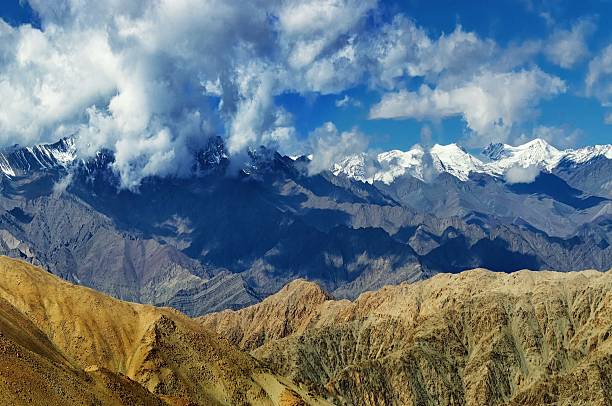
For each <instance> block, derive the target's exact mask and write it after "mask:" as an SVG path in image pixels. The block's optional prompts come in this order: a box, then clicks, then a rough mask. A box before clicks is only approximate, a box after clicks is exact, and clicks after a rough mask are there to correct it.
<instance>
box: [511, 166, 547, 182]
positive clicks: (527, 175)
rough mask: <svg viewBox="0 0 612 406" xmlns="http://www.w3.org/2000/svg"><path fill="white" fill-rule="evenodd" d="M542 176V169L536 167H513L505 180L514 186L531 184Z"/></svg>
mask: <svg viewBox="0 0 612 406" xmlns="http://www.w3.org/2000/svg"><path fill="white" fill-rule="evenodd" d="M539 174H540V169H539V168H538V167H537V166H536V165H529V166H526V167H522V166H513V167H512V168H510V169H508V171H506V174H505V175H504V178H505V180H506V183H508V184H510V185H512V184H515V183H531V182H533V181H534V180H535V179H536V178H537V177H538V175H539Z"/></svg>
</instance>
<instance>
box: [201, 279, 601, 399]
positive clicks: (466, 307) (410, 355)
mask: <svg viewBox="0 0 612 406" xmlns="http://www.w3.org/2000/svg"><path fill="white" fill-rule="evenodd" d="M611 283H612V274H611V273H610V272H605V273H602V272H595V271H582V272H571V273H558V272H546V271H544V272H542V271H541V272H530V271H519V272H515V273H512V274H502V273H499V272H490V271H487V270H483V269H477V270H470V271H465V272H462V273H460V274H456V275H452V274H439V275H436V276H434V277H432V278H430V279H428V280H424V281H419V282H416V283H410V284H409V283H403V284H401V285H399V286H387V287H385V288H383V289H381V290H378V291H373V292H367V293H364V294H362V295H361V296H359V298H357V299H356V300H354V301H348V300H334V299H332V298H331V296H330V295H329V294H327V293H326V292H325V291H323V290H322V289H321V288H320V287H319V286H317V285H316V284H313V283H312V282H308V281H304V280H296V281H293V282H291V283H290V284H288V285H287V286H285V287H284V288H283V289H282V290H281V291H279V292H278V293H276V294H275V295H273V296H270V297H268V298H267V299H265V300H264V301H263V302H261V303H259V304H256V305H254V306H251V307H248V308H245V309H241V310H238V311H229V310H226V311H223V312H220V313H215V314H210V315H207V316H204V317H201V318H199V321H200V323H201V324H202V325H203V326H204V327H206V328H208V329H212V330H213V331H216V332H217V334H218V335H219V336H221V337H226V338H227V339H228V340H229V341H230V342H231V343H233V344H235V345H237V346H239V347H240V348H242V349H244V350H248V351H250V353H251V354H252V355H253V356H254V357H255V358H257V359H258V360H260V361H261V362H263V363H265V364H266V365H269V366H270V368H272V369H273V370H274V371H276V372H277V373H279V374H281V375H284V376H287V377H289V378H290V379H292V380H293V381H294V382H297V383H299V384H300V385H301V387H302V388H304V389H305V390H308V391H309V393H312V394H318V395H319V396H321V397H324V398H327V399H328V400H330V401H331V402H332V403H333V404H337V405H517V406H518V405H602V406H603V405H608V404H610V403H611V402H612V391H611V388H612V385H611V381H610V376H611V373H612V356H611V355H610V354H611V350H612V345H611V344H612V338H611V337H612V320H611V319H610V317H611V315H612V309H611V306H612V300H611V299H612V293H611V292H612V285H611Z"/></svg>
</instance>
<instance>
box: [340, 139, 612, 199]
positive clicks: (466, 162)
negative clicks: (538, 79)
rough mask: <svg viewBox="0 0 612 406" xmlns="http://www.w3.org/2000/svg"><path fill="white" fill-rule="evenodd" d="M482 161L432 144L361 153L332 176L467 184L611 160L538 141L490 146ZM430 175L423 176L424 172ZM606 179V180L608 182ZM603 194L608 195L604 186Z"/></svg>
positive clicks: (611, 187) (609, 154) (609, 155)
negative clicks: (447, 177) (443, 177)
mask: <svg viewBox="0 0 612 406" xmlns="http://www.w3.org/2000/svg"><path fill="white" fill-rule="evenodd" d="M482 155H483V157H484V158H486V160H485V161H483V160H480V159H478V158H477V157H475V156H473V155H471V154H470V153H468V152H467V151H466V150H465V149H464V148H463V147H461V146H459V145H457V144H449V145H439V144H436V145H434V146H433V147H431V148H429V149H427V150H426V149H424V148H423V147H421V146H416V147H414V148H412V149H411V150H409V151H399V150H392V151H386V152H381V153H379V154H376V155H375V156H373V157H369V156H368V154H366V153H362V154H359V155H353V156H349V157H347V158H345V159H343V160H342V161H340V162H339V163H337V164H335V165H334V167H333V173H334V174H335V175H340V174H342V175H345V176H348V177H350V178H353V179H357V180H360V181H363V182H368V183H375V182H383V183H386V184H389V183H392V182H393V181H394V180H395V179H397V178H399V177H403V176H412V177H415V178H417V179H419V180H426V178H427V177H428V175H429V176H431V175H435V174H440V173H443V172H446V173H450V174H451V175H453V176H455V177H456V178H458V179H460V180H462V181H467V180H469V177H470V174H485V175H490V176H495V177H503V175H504V174H506V173H507V171H508V170H509V169H511V168H514V167H521V168H526V167H529V166H535V167H537V168H538V169H540V170H542V171H546V172H552V171H554V170H555V169H556V168H557V167H559V166H561V165H569V164H574V165H580V164H585V163H588V162H591V161H593V160H596V159H598V158H605V159H607V160H611V159H612V145H595V146H589V147H585V148H579V149H566V150H563V151H561V150H558V149H557V148H555V147H553V146H552V145H550V144H548V143H547V142H546V141H544V140H542V139H535V140H533V141H530V142H528V143H526V144H523V145H519V146H517V147H514V146H511V145H507V144H490V145H489V146H488V147H487V148H485V149H484V150H483V151H482ZM428 170H429V171H431V172H432V173H430V174H427V171H428ZM609 180H610V179H608V181H609ZM606 186H607V189H606V191H607V193H608V194H610V193H612V183H610V182H608V184H607V185H606Z"/></svg>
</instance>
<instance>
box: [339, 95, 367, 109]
mask: <svg viewBox="0 0 612 406" xmlns="http://www.w3.org/2000/svg"><path fill="white" fill-rule="evenodd" d="M335 104H336V107H339V108H346V107H349V106H352V107H361V102H360V101H359V100H357V99H354V98H352V97H350V96H349V95H348V94H345V95H344V97H343V98H341V99H338V100H336V103H335Z"/></svg>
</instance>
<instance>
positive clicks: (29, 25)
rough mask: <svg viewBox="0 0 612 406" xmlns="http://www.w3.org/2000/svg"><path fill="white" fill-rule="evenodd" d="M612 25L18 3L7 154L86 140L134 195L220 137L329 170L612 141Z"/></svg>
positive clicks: (339, 0)
mask: <svg viewBox="0 0 612 406" xmlns="http://www.w3.org/2000/svg"><path fill="white" fill-rule="evenodd" d="M611 17H612V1H594V0H583V1H561V0H544V1H536V0H498V1H494V2H483V1H475V0H474V1H451V0H439V1H425V0H423V1H421V0H407V1H377V0H285V1H280V0H261V1H260V2H258V3H257V4H255V2H249V3H241V4H238V2H236V3H235V4H234V3H233V2H226V1H222V0H208V1H201V0H181V1H171V0H159V1H158V2H150V1H145V0H132V1H126V2H116V1H112V0H96V1H94V0H80V1H76V0H56V1H46V0H30V1H23V0H22V1H19V0H7V1H3V2H2V4H1V5H0V18H1V19H2V20H3V21H2V22H1V24H0V43H1V45H0V83H2V84H3V85H2V86H0V111H2V112H3V113H2V114H0V144H12V143H20V144H33V143H37V142H43V141H53V140H55V139H57V138H59V137H61V136H65V135H70V134H77V135H78V139H79V140H81V141H80V142H81V145H80V151H81V153H82V154H84V155H87V154H91V153H94V152H95V150H96V149H99V148H110V149H112V150H114V151H115V152H116V153H117V156H118V160H117V161H118V162H117V163H116V169H117V170H118V171H119V172H120V173H122V175H123V176H124V179H123V180H124V181H125V182H126V183H128V184H129V183H130V182H136V183H137V182H138V181H139V179H140V178H141V177H142V176H147V175H149V174H165V173H171V172H180V171H181V170H184V167H187V166H188V165H187V160H186V159H185V157H187V156H188V151H189V150H191V149H193V148H197V147H198V145H200V144H201V143H202V142H203V140H205V139H206V138H207V137H208V136H210V135H213V134H220V135H222V136H224V137H225V138H226V139H227V145H228V149H229V151H230V153H231V154H241V153H244V151H246V150H247V149H248V148H249V147H254V146H257V145H261V144H263V145H268V146H272V147H275V148H278V149H279V150H280V151H281V152H284V153H321V154H322V155H324V156H326V157H327V158H326V159H328V160H330V162H331V161H333V160H336V159H339V158H341V157H342V156H343V155H346V154H350V153H355V152H359V151H362V150H365V149H373V150H380V149H391V148H399V149H408V148H410V147H411V146H412V145H414V144H415V143H419V142H421V143H422V142H426V143H429V142H437V143H443V144H446V143H450V142H457V143H459V144H461V145H463V146H465V147H466V148H469V149H474V150H477V149H479V148H482V147H483V146H485V145H487V144H488V143H489V142H507V143H511V144H517V143H522V142H525V141H528V140H530V139H533V138H535V137H540V138H544V139H546V140H548V141H549V142H551V143H552V144H554V145H556V146H558V147H561V148H566V147H574V146H582V145H587V144H596V143H610V142H611V139H612V137H610V128H611V124H606V122H607V123H612V107H610V106H611V105H612V30H611V29H610V24H609V23H608V21H609V20H610V18H611ZM322 140H323V141H324V142H321V141H322ZM320 145H326V146H328V147H326V148H327V150H326V151H317V148H319V147H318V146H320ZM329 145H334V148H331V149H330V148H329Z"/></svg>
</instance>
